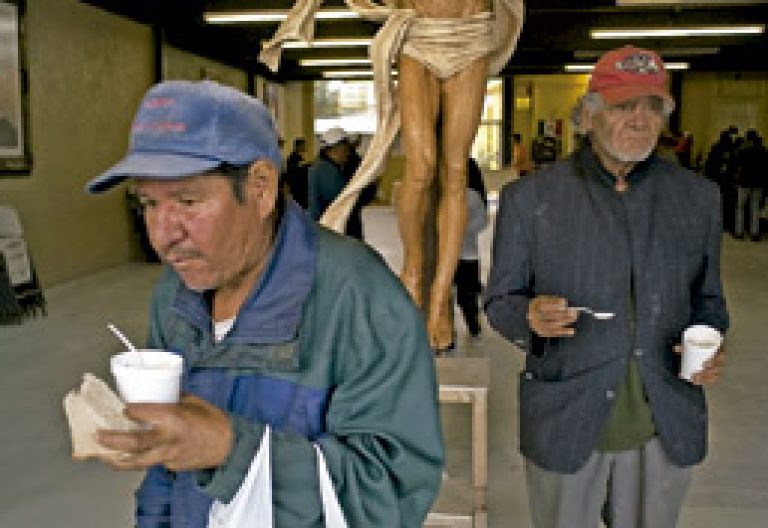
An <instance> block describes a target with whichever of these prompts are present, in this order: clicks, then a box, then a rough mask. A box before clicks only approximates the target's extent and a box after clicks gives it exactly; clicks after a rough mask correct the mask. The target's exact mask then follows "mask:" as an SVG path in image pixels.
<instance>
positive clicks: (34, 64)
mask: <svg viewBox="0 0 768 528" xmlns="http://www.w3.org/2000/svg"><path fill="white" fill-rule="evenodd" d="M26 29H27V48H28V68H29V86H30V94H29V95H30V101H29V103H30V104H29V106H30V116H29V117H30V123H29V129H30V134H31V143H32V156H33V169H32V172H31V174H30V176H29V177H26V178H13V179H6V178H0V203H4V204H9V205H11V206H14V207H16V208H17V209H18V211H19V213H20V216H21V219H22V222H23V225H24V227H25V230H26V238H27V241H28V243H29V247H30V250H31V253H32V255H33V258H34V259H35V264H36V268H37V271H38V274H39V275H40V280H41V281H42V283H43V284H44V285H46V286H50V285H51V284H54V283H57V282H61V281H63V280H66V279H70V278H73V277H77V276H79V275H83V274H87V273H89V272H93V271H95V270H98V269H102V268H105V267H108V266H111V265H115V264H118V263H120V262H124V261H126V260H128V259H130V258H131V257H132V256H133V253H134V251H135V249H134V248H135V245H134V244H135V243H134V241H133V239H132V238H133V235H132V232H131V228H130V226H129V223H128V217H127V213H126V208H125V205H124V199H123V193H122V192H121V191H116V192H112V193H108V194H106V195H104V196H99V197H92V196H88V195H86V194H85V192H84V191H83V186H84V184H85V182H86V181H88V180H89V179H90V178H92V177H94V176H96V175H97V174H99V173H100V172H101V171H102V170H104V169H105V168H107V167H108V166H110V164H112V163H113V162H114V161H116V160H117V159H119V158H120V157H121V156H122V155H123V154H124V153H125V149H126V145H127V139H128V129H129V126H130V121H131V118H132V116H133V112H134V110H135V108H136V105H137V103H138V101H139V100H140V98H141V96H142V94H143V92H144V91H145V90H146V88H147V87H148V86H149V85H150V83H151V81H152V68H151V60H152V54H151V43H152V40H151V32H150V30H149V29H148V28H147V27H144V26H141V25H139V24H136V23H133V22H130V21H127V20H125V19H123V18H120V17H117V16H115V15H111V14H108V13H106V12H104V11H101V10H99V9H96V8H94V7H91V6H87V5H84V4H81V3H79V2H77V1H75V0H35V1H34V2H27V20H26Z"/></svg>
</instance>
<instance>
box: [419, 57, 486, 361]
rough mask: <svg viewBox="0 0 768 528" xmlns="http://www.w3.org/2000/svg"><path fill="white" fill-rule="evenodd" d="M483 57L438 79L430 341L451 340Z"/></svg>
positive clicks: (481, 95)
mask: <svg viewBox="0 0 768 528" xmlns="http://www.w3.org/2000/svg"><path fill="white" fill-rule="evenodd" d="M487 77H488V59H486V58H482V59H478V60H477V61H475V62H473V63H472V64H471V65H470V66H469V67H467V68H466V69H464V70H462V71H461V72H459V73H457V74H456V75H454V76H453V77H451V78H450V79H446V80H445V81H443V83H442V86H441V113H442V126H441V135H442V136H441V137H442V152H441V153H440V168H441V171H440V173H441V174H440V176H441V181H440V202H439V204H438V208H437V264H436V268H435V276H434V280H433V282H432V287H431V290H430V299H429V313H428V314H427V331H428V333H429V339H430V342H431V344H432V347H433V348H434V349H435V350H442V349H444V348H446V347H448V346H450V345H451V343H452V342H453V304H452V303H451V287H452V284H453V276H454V274H455V272H456V265H457V263H458V261H459V257H460V253H461V242H462V239H463V237H464V229H465V226H466V220H467V204H466V196H467V194H466V192H467V191H466V189H467V160H468V158H469V151H470V149H471V148H472V141H473V140H474V138H475V135H476V133H477V126H478V124H479V123H480V116H481V113H482V110H483V101H484V98H485V85H486V79H487Z"/></svg>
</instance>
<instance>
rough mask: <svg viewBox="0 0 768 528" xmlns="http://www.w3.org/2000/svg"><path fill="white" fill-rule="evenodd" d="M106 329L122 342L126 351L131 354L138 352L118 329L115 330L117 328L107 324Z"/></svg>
mask: <svg viewBox="0 0 768 528" xmlns="http://www.w3.org/2000/svg"><path fill="white" fill-rule="evenodd" d="M107 328H109V329H110V330H111V331H112V333H113V334H115V336H116V337H117V338H118V339H119V340H120V341H122V343H123V344H124V345H125V346H126V347H128V350H130V351H131V352H138V350H137V349H136V347H135V346H133V343H131V342H130V341H129V340H128V338H127V337H125V335H124V334H123V333H122V332H121V331H120V330H118V329H117V327H116V326H115V325H113V324H112V323H107Z"/></svg>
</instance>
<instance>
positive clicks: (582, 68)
mask: <svg viewBox="0 0 768 528" xmlns="http://www.w3.org/2000/svg"><path fill="white" fill-rule="evenodd" d="M664 67H665V68H666V69H667V70H687V69H688V68H690V67H691V65H690V64H689V63H687V62H665V63H664ZM563 68H564V69H565V71H567V72H574V73H575V72H591V71H592V70H594V69H595V65H594V64H566V65H565V66H563Z"/></svg>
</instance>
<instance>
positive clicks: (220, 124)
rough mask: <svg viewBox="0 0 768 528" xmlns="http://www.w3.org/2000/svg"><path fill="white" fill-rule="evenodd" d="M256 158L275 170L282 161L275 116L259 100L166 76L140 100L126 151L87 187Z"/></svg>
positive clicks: (190, 173) (215, 85)
mask: <svg viewBox="0 0 768 528" xmlns="http://www.w3.org/2000/svg"><path fill="white" fill-rule="evenodd" d="M258 159H268V160H269V161H271V162H272V163H273V164H274V166H275V167H276V168H277V170H280V167H281V165H282V158H281V155H280V149H279V147H278V145H277V132H276V130H275V125H274V122H273V121H272V117H271V116H270V115H269V111H268V110H267V109H266V108H265V107H264V105H263V104H262V103H261V102H260V101H258V100H257V99H254V98H253V97H250V96H248V95H246V94H244V93H242V92H240V91H238V90H235V89H234V88H230V87H228V86H223V85H221V84H218V83H216V82H212V81H199V82H192V81H166V82H163V83H160V84H157V85H155V86H153V87H152V88H150V89H149V91H148V92H147V93H146V95H145V96H144V99H143V100H142V101H141V105H140V106H139V110H138V112H137V113H136V118H135V119H134V121H133V126H132V127H131V142H130V146H129V148H128V154H127V155H126V156H125V158H123V159H122V160H121V161H120V162H118V163H117V164H116V165H115V166H113V167H112V168H111V169H109V170H107V171H106V172H104V173H103V174H101V175H100V176H98V177H97V178H94V179H93V180H91V181H90V182H88V184H87V185H86V190H87V191H88V192H90V193H100V192H103V191H106V190H108V189H110V188H112V187H113V186H115V185H117V184H118V183H120V182H121V181H123V180H125V179H127V178H131V177H140V178H149V179H158V180H160V179H166V178H167V179H172V178H182V177H185V176H194V175H196V174H201V173H204V172H207V171H210V170H213V169H215V168H216V167H219V166H220V165H222V164H225V163H226V164H229V165H235V166H246V165H249V164H251V163H252V162H254V161H256V160H258Z"/></svg>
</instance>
